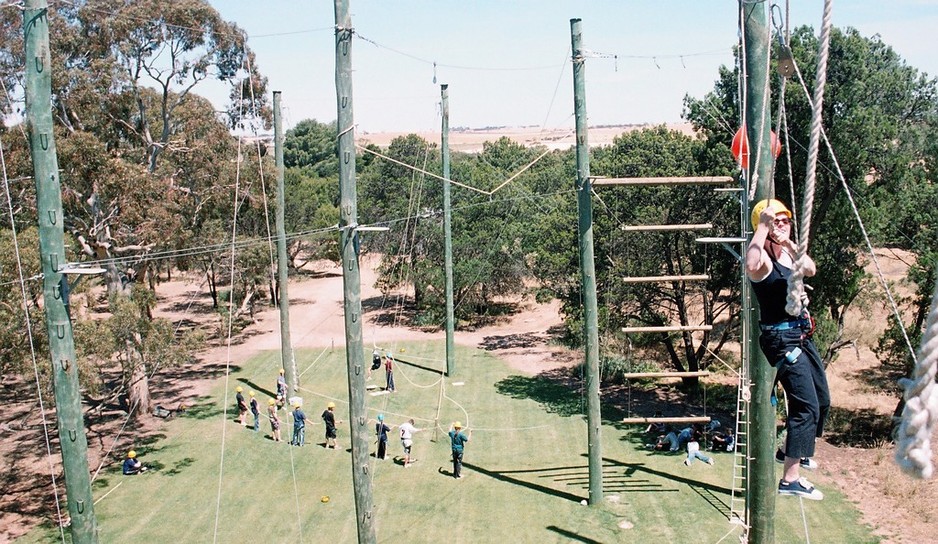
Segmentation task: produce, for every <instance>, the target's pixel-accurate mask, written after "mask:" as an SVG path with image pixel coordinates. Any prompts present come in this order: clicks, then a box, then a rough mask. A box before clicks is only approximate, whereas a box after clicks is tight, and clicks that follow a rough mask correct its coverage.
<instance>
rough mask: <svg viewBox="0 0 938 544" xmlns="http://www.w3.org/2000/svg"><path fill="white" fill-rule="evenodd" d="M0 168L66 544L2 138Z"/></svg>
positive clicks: (58, 520) (59, 522)
mask: <svg viewBox="0 0 938 544" xmlns="http://www.w3.org/2000/svg"><path fill="white" fill-rule="evenodd" d="M0 167H2V168H3V188H4V190H5V193H6V197H7V198H6V200H7V209H8V210H9V214H10V229H11V232H12V239H13V249H14V254H15V255H16V269H17V272H18V273H19V284H20V293H21V295H22V297H23V315H24V317H25V321H26V337H27V338H28V339H29V354H30V358H31V359H32V363H33V377H34V379H35V381H36V396H37V398H38V399H39V414H40V416H41V417H42V434H43V438H44V439H45V442H46V460H48V461H49V476H50V477H51V479H52V493H53V495H54V496H55V515H56V526H58V528H59V536H60V538H61V540H62V542H63V544H64V542H65V528H64V524H63V523H62V519H63V518H62V505H61V499H60V498H59V486H58V482H57V481H56V478H55V464H54V462H53V460H52V443H51V441H50V440H49V422H48V420H47V419H46V408H45V403H44V402H43V398H42V384H41V382H40V380H39V362H38V360H37V357H36V344H35V340H34V337H33V325H32V320H31V316H30V313H29V296H28V295H27V293H26V280H25V278H24V277H23V261H22V259H21V256H20V244H19V238H18V236H17V233H16V222H15V221H14V219H13V199H12V198H11V196H10V184H9V180H8V178H7V163H6V158H5V157H4V155H3V140H2V138H0Z"/></svg>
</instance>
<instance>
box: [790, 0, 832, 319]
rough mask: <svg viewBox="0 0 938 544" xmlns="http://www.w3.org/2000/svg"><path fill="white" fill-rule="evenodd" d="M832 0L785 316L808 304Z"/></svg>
mask: <svg viewBox="0 0 938 544" xmlns="http://www.w3.org/2000/svg"><path fill="white" fill-rule="evenodd" d="M833 3H834V2H833V0H824V16H823V19H822V22H821V37H820V44H819V45H818V48H819V49H818V64H817V74H816V76H815V85H814V100H813V106H812V108H811V138H810V140H809V142H808V169H807V173H806V175H805V189H804V195H803V196H802V199H803V200H802V206H801V224H800V225H799V229H798V244H797V251H796V252H795V253H796V255H795V262H794V264H793V265H792V270H791V276H790V277H789V278H788V304H787V305H786V306H785V311H786V312H788V314H789V315H793V316H800V315H801V313H802V311H803V310H804V308H805V307H807V305H808V295H807V293H806V292H805V289H804V274H805V269H806V267H807V258H808V256H807V254H808V241H809V237H810V232H811V216H812V214H813V210H814V187H815V178H816V175H817V158H818V150H819V149H820V145H821V121H822V119H821V113H822V110H823V106H824V86H825V85H826V83H827V58H828V53H829V52H830V37H831V11H832V8H833Z"/></svg>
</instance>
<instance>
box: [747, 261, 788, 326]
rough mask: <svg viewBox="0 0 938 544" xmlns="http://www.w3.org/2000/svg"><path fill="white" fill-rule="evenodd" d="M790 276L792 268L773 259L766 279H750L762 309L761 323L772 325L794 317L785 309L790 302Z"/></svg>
mask: <svg viewBox="0 0 938 544" xmlns="http://www.w3.org/2000/svg"><path fill="white" fill-rule="evenodd" d="M790 276H791V269H790V268H788V267H786V266H783V265H781V264H779V262H778V261H776V260H774V259H773V260H772V271H771V272H769V275H768V276H767V277H766V278H765V279H764V280H762V281H751V280H750V283H752V290H753V292H754V293H755V294H756V298H757V299H759V308H760V309H761V311H762V316H761V318H760V319H759V323H762V324H764V325H772V324H775V323H781V322H782V321H790V320H791V319H792V317H791V316H790V315H788V313H787V312H786V311H785V305H786V304H787V303H788V278H789V277H790Z"/></svg>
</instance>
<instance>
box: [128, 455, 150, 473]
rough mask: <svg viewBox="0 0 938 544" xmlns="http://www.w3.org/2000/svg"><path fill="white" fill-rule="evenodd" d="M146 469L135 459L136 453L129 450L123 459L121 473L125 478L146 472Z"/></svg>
mask: <svg viewBox="0 0 938 544" xmlns="http://www.w3.org/2000/svg"><path fill="white" fill-rule="evenodd" d="M146 470H147V467H145V466H143V463H141V462H140V461H139V460H138V459H137V452H135V451H134V450H130V451H128V452H127V458H126V459H124V466H123V472H124V475H125V476H131V475H134V474H140V473H141V472H146Z"/></svg>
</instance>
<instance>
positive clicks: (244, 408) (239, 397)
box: [235, 385, 248, 425]
mask: <svg viewBox="0 0 938 544" xmlns="http://www.w3.org/2000/svg"><path fill="white" fill-rule="evenodd" d="M243 391H244V389H243V388H242V387H241V386H240V385H239V386H238V387H236V388H235V392H236V393H237V394H236V395H235V404H237V406H238V423H240V424H241V425H244V420H245V419H247V416H248V403H247V402H246V401H245V400H244V394H243Z"/></svg>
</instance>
